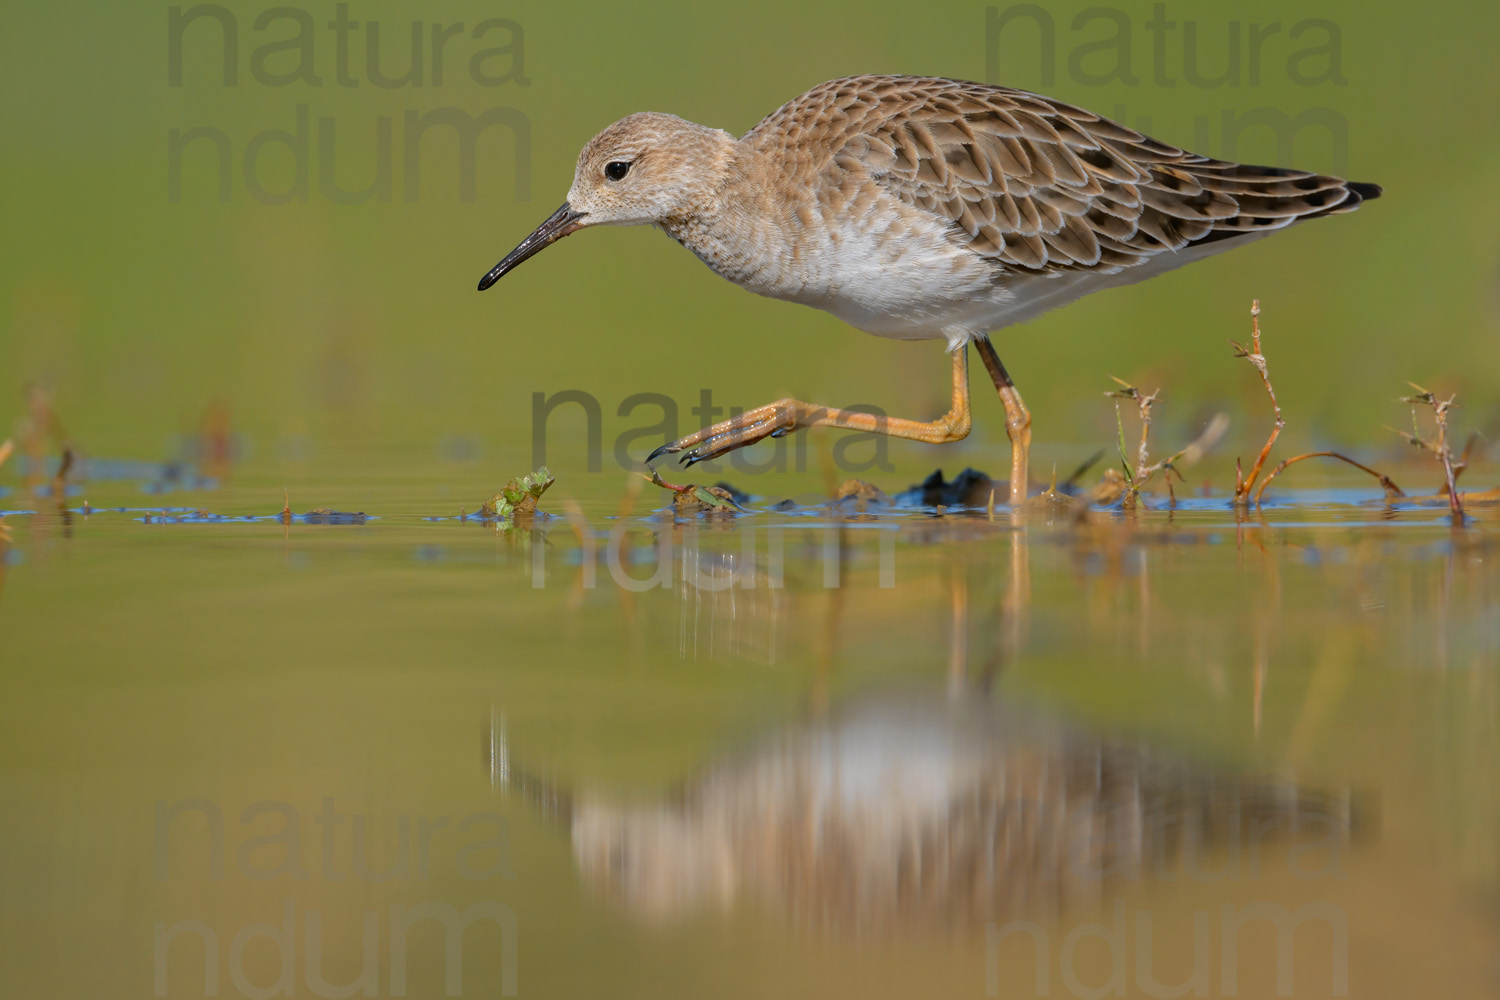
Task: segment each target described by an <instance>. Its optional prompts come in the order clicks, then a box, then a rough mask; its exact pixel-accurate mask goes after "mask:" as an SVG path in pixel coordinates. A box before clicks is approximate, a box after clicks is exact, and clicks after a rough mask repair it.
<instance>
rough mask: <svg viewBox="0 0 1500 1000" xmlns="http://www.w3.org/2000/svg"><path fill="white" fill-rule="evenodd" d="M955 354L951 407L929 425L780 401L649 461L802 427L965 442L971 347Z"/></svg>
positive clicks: (717, 451)
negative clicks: (842, 429)
mask: <svg viewBox="0 0 1500 1000" xmlns="http://www.w3.org/2000/svg"><path fill="white" fill-rule="evenodd" d="M952 353H953V405H952V406H951V407H950V408H949V409H948V412H947V413H945V414H943V415H942V416H941V417H938V418H937V419H936V420H934V421H932V422H931V423H923V422H921V421H919V420H906V419H903V418H901V417H887V416H882V415H879V414H875V413H857V412H854V411H852V410H837V409H832V408H830V407H827V406H818V405H817V404H815V403H804V402H801V401H800V400H796V399H780V400H777V401H776V402H774V403H769V404H767V405H765V406H757V407H756V408H755V409H753V410H746V411H745V412H744V413H741V414H740V415H739V416H737V417H731V418H730V419H728V420H724V421H720V422H719V423H717V424H714V425H713V426H711V427H705V428H704V429H703V430H701V431H698V432H697V433H695V434H689V435H688V436H687V437H683V438H678V439H677V440H676V441H673V442H672V443H671V444H664V445H662V446H661V447H660V448H658V449H656V450H655V451H653V452H652V453H651V454H650V455H649V456H647V458H646V461H647V462H654V461H656V459H657V458H659V457H661V456H662V455H668V454H673V453H676V452H679V451H685V452H686V454H684V455H683V456H682V458H681V459H679V461H681V462H682V464H683V465H692V464H693V463H694V462H703V461H706V460H708V459H710V458H718V457H719V456H720V455H725V454H728V453H729V452H731V451H734V450H735V449H736V448H743V447H744V446H745V445H747V444H754V443H755V442H756V441H760V440H763V439H764V438H768V437H773V436H774V437H780V436H782V435H783V434H786V433H789V432H791V431H794V430H796V429H797V428H799V427H843V428H846V429H848V430H854V431H865V432H867V433H871V434H889V435H890V436H891V437H898V438H907V439H909V440H912V441H926V442H928V443H929V444H942V443H944V442H947V441H958V440H961V439H963V438H965V437H968V436H969V426H970V423H971V420H970V415H969V351H968V349H967V348H960V349H959V350H956V351H954V352H952Z"/></svg>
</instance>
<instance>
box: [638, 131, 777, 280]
mask: <svg viewBox="0 0 1500 1000" xmlns="http://www.w3.org/2000/svg"><path fill="white" fill-rule="evenodd" d="M728 154H729V155H728V157H727V158H726V160H725V161H724V164H723V168H722V174H721V177H722V182H721V183H720V185H719V186H718V188H717V190H716V191H715V192H714V197H713V198H711V199H706V200H705V201H703V202H701V203H700V206H699V207H697V208H695V210H694V211H692V212H690V213H684V214H681V215H674V216H671V217H669V218H665V219H663V220H661V228H662V229H663V230H664V231H665V232H666V233H667V235H668V236H670V237H672V239H674V240H676V241H677V242H678V243H680V244H682V245H683V246H684V247H687V248H688V249H689V250H691V251H692V252H693V253H694V254H695V255H696V256H697V257H698V259H699V260H701V261H703V263H705V264H707V265H708V266H709V267H711V268H712V269H713V270H714V271H715V272H717V273H718V274H720V275H721V276H723V277H725V278H728V279H729V280H730V281H733V282H734V283H735V284H737V285H740V286H741V287H743V288H746V289H749V290H750V291H752V292H756V293H758V294H760V295H768V296H770V297H772V298H782V299H785V298H796V297H797V292H798V291H799V289H800V287H801V286H802V285H803V284H804V283H805V282H804V281H803V280H801V279H799V278H798V277H797V276H796V275H795V273H793V272H794V271H795V268H792V267H791V266H790V265H791V264H793V263H794V262H793V261H791V260H789V259H786V258H787V256H788V248H789V247H791V246H792V245H793V240H792V235H793V233H794V232H795V230H796V229H797V228H798V227H797V226H796V212H797V209H798V202H797V199H796V198H795V197H793V198H788V197H787V195H786V193H785V192H779V193H778V192H777V191H774V190H773V189H772V186H771V183H770V175H769V174H767V173H766V172H765V171H764V170H762V169H757V168H758V167H759V166H760V164H759V163H758V160H759V157H760V155H761V154H759V153H758V152H756V151H754V150H752V149H749V148H747V147H745V145H744V144H743V143H739V142H736V143H734V148H733V149H732V150H729V151H728Z"/></svg>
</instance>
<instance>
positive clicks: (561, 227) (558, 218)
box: [479, 202, 584, 292]
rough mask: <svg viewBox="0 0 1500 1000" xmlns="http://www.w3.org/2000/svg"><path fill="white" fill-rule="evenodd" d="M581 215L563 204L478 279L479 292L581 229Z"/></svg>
mask: <svg viewBox="0 0 1500 1000" xmlns="http://www.w3.org/2000/svg"><path fill="white" fill-rule="evenodd" d="M583 215H584V213H582V212H575V211H573V209H571V208H570V207H568V203H567V202H563V206H562V208H559V209H558V210H557V211H555V212H553V213H552V214H551V215H550V216H549V217H548V218H547V221H546V222H544V223H542V224H541V225H540V226H537V227H536V232H534V233H532V234H531V235H530V236H528V237H526V238H525V239H524V240H522V241H521V245H520V246H518V247H516V248H515V249H514V250H512V251H511V252H510V253H508V254H506V255H505V259H504V260H502V261H501V262H500V263H498V264H496V265H495V266H494V267H492V268H491V269H490V273H489V274H486V275H485V276H484V277H483V278H480V279H479V290H480V291H481V292H482V291H484V290H485V289H486V288H488V287H490V286H491V285H493V284H494V283H495V282H497V281H499V280H500V279H501V278H503V277H505V275H506V274H507V273H509V272H510V271H512V270H514V269H515V268H516V266H517V265H518V264H520V263H521V262H522V261H523V260H525V259H526V258H528V257H531V256H534V255H535V254H538V253H540V252H541V251H542V250H543V249H544V248H546V247H547V245H548V244H550V243H555V242H556V241H558V240H560V239H562V238H563V237H564V236H567V235H568V234H569V233H573V232H577V231H578V230H579V229H581V228H583V227H582V226H580V225H579V223H578V220H579V219H581V218H583Z"/></svg>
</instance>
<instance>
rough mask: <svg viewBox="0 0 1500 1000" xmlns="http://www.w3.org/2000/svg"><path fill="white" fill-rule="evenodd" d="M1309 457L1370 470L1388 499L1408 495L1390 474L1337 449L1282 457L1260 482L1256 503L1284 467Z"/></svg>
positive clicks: (1256, 493)
mask: <svg viewBox="0 0 1500 1000" xmlns="http://www.w3.org/2000/svg"><path fill="white" fill-rule="evenodd" d="M1309 458H1336V459H1338V460H1339V461H1340V462H1347V463H1348V464H1350V465H1352V466H1354V467H1355V468H1356V469H1360V470H1362V471H1364V472H1368V473H1369V474H1370V475H1372V476H1374V477H1375V478H1376V479H1378V480H1380V486H1381V488H1382V489H1384V490H1385V497H1386V499H1387V500H1391V499H1394V498H1396V497H1404V496H1406V494H1405V493H1403V492H1402V491H1401V487H1399V486H1397V485H1396V484H1395V483H1394V482H1392V481H1391V477H1390V476H1387V475H1385V474H1384V473H1382V472H1376V471H1375V470H1374V469H1372V468H1370V467H1369V466H1368V465H1361V464H1360V463H1359V462H1356V461H1355V460H1354V459H1352V458H1350V457H1349V456H1348V455H1340V454H1339V453H1338V452H1336V451H1310V452H1308V453H1306V454H1305V455H1293V456H1292V457H1291V458H1285V459H1282V460H1281V462H1279V463H1278V464H1277V466H1276V468H1274V469H1272V470H1271V474H1270V475H1268V476H1266V478H1265V481H1264V482H1262V483H1261V484H1260V489H1258V490H1256V491H1255V505H1256V506H1257V507H1259V506H1260V498H1261V497H1262V496H1264V495H1265V492H1266V487H1267V486H1270V485H1271V480H1273V479H1275V478H1276V477H1277V476H1279V475H1281V471H1282V470H1283V469H1285V468H1286V467H1287V466H1289V465H1296V464H1297V463H1298V462H1301V461H1304V460H1306V459H1309Z"/></svg>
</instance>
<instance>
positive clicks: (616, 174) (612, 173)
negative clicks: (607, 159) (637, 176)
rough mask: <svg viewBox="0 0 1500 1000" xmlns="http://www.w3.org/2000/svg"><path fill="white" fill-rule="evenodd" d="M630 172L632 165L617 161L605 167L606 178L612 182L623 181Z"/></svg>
mask: <svg viewBox="0 0 1500 1000" xmlns="http://www.w3.org/2000/svg"><path fill="white" fill-rule="evenodd" d="M629 170H630V164H628V163H625V162H623V161H621V160H616V161H614V162H613V163H606V164H605V165H604V176H605V177H608V178H609V179H610V180H612V181H618V180H623V179H624V178H625V174H626V173H627V172H629Z"/></svg>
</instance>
